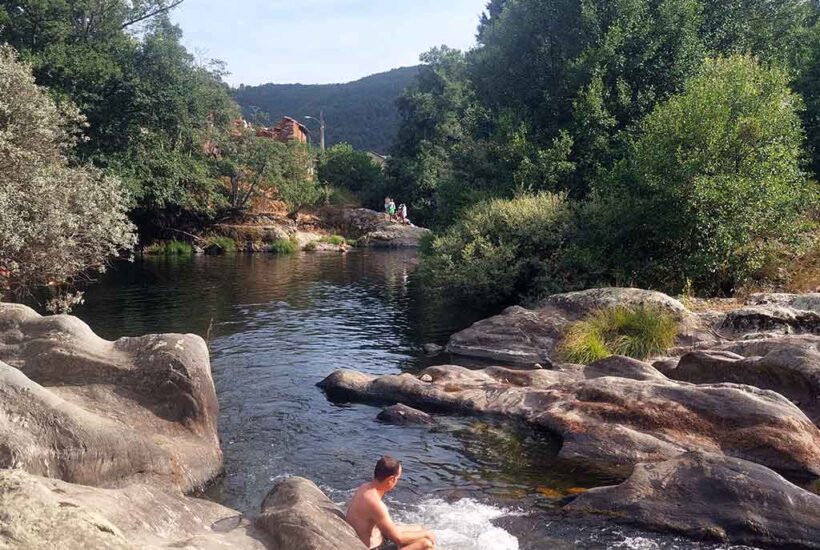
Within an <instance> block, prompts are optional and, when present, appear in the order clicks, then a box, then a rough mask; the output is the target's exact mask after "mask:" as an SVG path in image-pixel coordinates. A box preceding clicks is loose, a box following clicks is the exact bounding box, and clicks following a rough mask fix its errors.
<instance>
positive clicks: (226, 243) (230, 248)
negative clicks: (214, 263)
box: [204, 236, 236, 254]
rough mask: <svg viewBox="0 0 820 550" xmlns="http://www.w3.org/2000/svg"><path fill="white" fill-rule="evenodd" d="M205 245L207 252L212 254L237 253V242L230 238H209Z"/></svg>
mask: <svg viewBox="0 0 820 550" xmlns="http://www.w3.org/2000/svg"><path fill="white" fill-rule="evenodd" d="M204 244H205V250H206V251H208V252H209V253H212V254H227V253H229V252H236V241H234V240H233V239H231V238H230V237H218V236H213V237H208V239H207V240H206V241H205V243H204Z"/></svg>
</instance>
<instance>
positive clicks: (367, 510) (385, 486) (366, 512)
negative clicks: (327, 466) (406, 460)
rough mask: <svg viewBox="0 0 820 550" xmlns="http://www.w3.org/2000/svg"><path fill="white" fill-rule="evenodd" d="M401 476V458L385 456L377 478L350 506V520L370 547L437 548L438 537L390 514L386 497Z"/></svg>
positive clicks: (359, 489)
mask: <svg viewBox="0 0 820 550" xmlns="http://www.w3.org/2000/svg"><path fill="white" fill-rule="evenodd" d="M400 477H401V465H400V464H399V463H398V461H396V460H395V459H392V458H390V457H382V459H381V460H379V462H378V464H377V465H376V472H375V475H374V479H373V481H368V482H367V483H364V484H362V485H361V486H360V487H359V488H358V489H357V490H356V494H355V495H353V498H352V499H351V501H350V504H349V505H348V507H347V514H346V519H347V522H348V523H349V524H350V525H351V526H352V527H353V529H354V530H355V531H356V534H357V535H358V536H359V538H360V539H361V540H362V542H364V543H365V544H366V545H367V547H368V548H369V549H374V548H378V549H388V548H399V549H400V550H426V549H429V548H435V541H436V539H435V536H434V535H433V534H432V533H430V532H429V531H427V530H425V529H422V528H420V527H399V526H397V525H396V524H395V523H394V522H393V519H392V518H391V517H390V512H389V511H388V510H387V506H386V505H385V504H384V501H383V500H382V499H383V497H384V495H385V494H386V493H388V492H389V491H392V490H393V488H394V487H395V486H396V484H397V483H398V480H399V478H400ZM391 543H392V545H391Z"/></svg>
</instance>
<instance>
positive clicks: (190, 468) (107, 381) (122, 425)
mask: <svg viewBox="0 0 820 550" xmlns="http://www.w3.org/2000/svg"><path fill="white" fill-rule="evenodd" d="M217 416H218V403H217V399H216V392H215V391H214V385H213V380H212V378H211V371H210V363H209V359H208V349H207V346H206V344H205V342H204V341H203V340H202V339H201V338H200V337H198V336H195V335H191V334H188V335H182V334H165V335H151V336H144V337H138V338H121V339H119V340H117V341H116V342H109V341H107V340H103V339H102V338H99V337H98V336H97V335H95V334H94V333H93V332H92V331H91V329H90V328H89V327H88V325H86V324H85V323H83V322H82V321H81V320H79V319H77V318H76V317H71V316H68V315H54V316H49V317H41V316H40V315H38V314H37V313H36V312H35V311H33V310H32V309H30V308H28V307H26V306H22V305H17V304H5V303H0V441H2V442H3V443H2V445H0V467H2V468H18V469H22V470H25V471H27V472H29V473H31V474H35V475H41V476H47V477H56V478H59V479H62V480H65V481H69V482H72V483H79V484H83V485H91V486H98V487H121V486H124V485H127V484H129V483H149V484H154V485H157V486H163V487H169V488H173V487H176V488H178V489H180V490H182V491H190V490H192V489H195V488H198V487H201V486H203V485H205V484H206V483H207V482H209V481H210V480H211V479H213V478H214V477H215V476H216V475H218V474H219V473H220V472H221V470H222V451H221V449H220V447H219V438H218V435H217Z"/></svg>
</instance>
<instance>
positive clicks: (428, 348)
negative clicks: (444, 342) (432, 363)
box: [422, 344, 444, 357]
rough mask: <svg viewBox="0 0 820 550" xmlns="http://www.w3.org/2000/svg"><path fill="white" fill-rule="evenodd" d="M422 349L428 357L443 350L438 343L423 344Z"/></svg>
mask: <svg viewBox="0 0 820 550" xmlns="http://www.w3.org/2000/svg"><path fill="white" fill-rule="evenodd" d="M422 349H423V350H424V354H425V355H427V356H428V357H434V356H436V355H438V354H440V353H441V352H442V351H444V348H443V347H442V346H439V345H438V344H424V346H422Z"/></svg>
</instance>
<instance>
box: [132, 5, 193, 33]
mask: <svg viewBox="0 0 820 550" xmlns="http://www.w3.org/2000/svg"><path fill="white" fill-rule="evenodd" d="M184 1H185V0H176V1H175V2H172V3H171V4H170V5H168V6H165V7H162V8H157V9H155V10H154V11H150V12H148V13H144V14H142V15H141V16H139V17H137V18H135V19H131V20H129V21H126V22H125V23H123V24H122V26H121V27H120V29H127V28H128V27H130V26H131V25H134V24H136V23H139V22H140V21H145V20H146V19H150V18H152V17H154V16H155V15H159V14H161V13H163V12H166V11H170V10H172V9H174V8H175V7H177V6H179V5H180V4H182V2H184Z"/></svg>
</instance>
